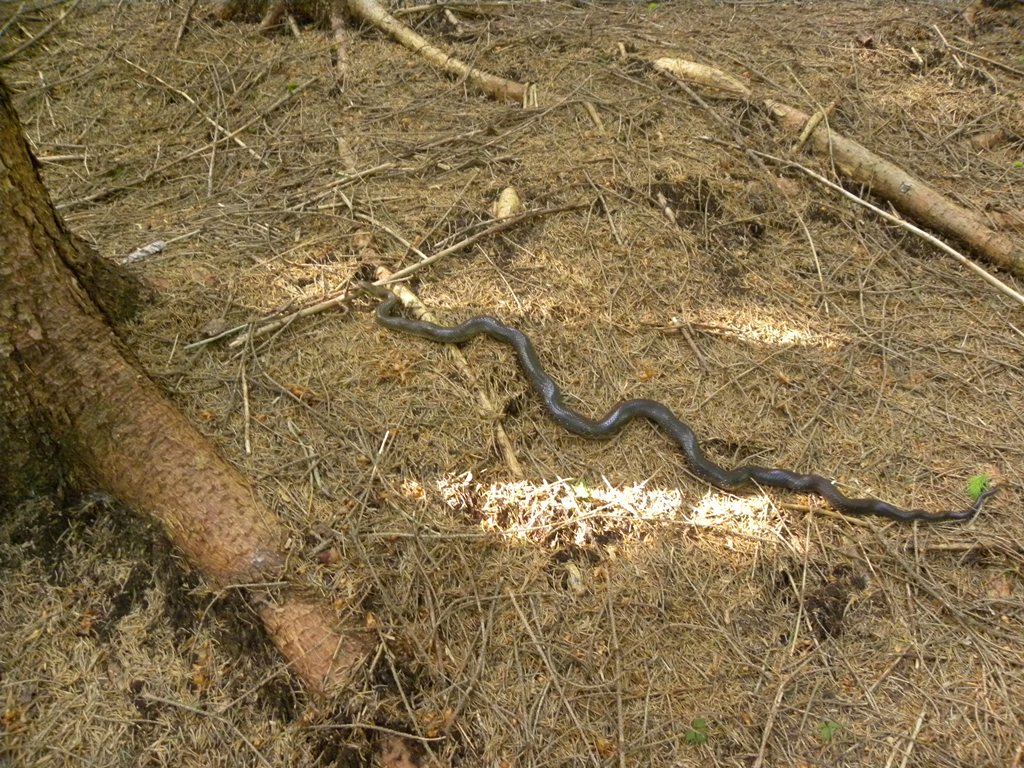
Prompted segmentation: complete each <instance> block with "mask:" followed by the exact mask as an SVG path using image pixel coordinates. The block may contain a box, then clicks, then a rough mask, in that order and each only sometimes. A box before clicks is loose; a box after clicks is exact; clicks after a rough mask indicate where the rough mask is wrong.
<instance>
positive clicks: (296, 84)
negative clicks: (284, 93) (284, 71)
mask: <svg viewBox="0 0 1024 768" xmlns="http://www.w3.org/2000/svg"><path fill="white" fill-rule="evenodd" d="M298 87H299V84H298V83H288V90H289V91H294V90H295V89H297V88H298Z"/></svg>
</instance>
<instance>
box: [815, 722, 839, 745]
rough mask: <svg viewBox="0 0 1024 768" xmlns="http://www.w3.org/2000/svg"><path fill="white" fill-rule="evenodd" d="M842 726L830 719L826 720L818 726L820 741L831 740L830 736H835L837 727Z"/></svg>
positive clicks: (837, 730)
mask: <svg viewBox="0 0 1024 768" xmlns="http://www.w3.org/2000/svg"><path fill="white" fill-rule="evenodd" d="M840 728H842V726H841V725H839V723H837V722H834V721H832V720H826V721H825V722H823V723H822V724H821V725H819V726H818V738H819V739H821V740H822V741H826V742H827V741H832V737H833V736H835V735H836V734H837V733H838V732H839V729H840Z"/></svg>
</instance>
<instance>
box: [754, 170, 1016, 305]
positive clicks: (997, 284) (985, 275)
mask: <svg viewBox="0 0 1024 768" xmlns="http://www.w3.org/2000/svg"><path fill="white" fill-rule="evenodd" d="M751 151H752V152H755V154H757V155H758V156H759V157H763V158H764V159H765V160H771V161H772V162H773V163H778V164H780V165H785V166H788V167H791V168H796V169H797V170H798V171H800V172H802V173H804V174H806V175H808V176H810V177H811V178H812V179H814V180H815V181H818V182H820V183H822V184H824V185H825V186H827V187H828V188H829V189H832V190H834V191H836V192H838V193H839V194H841V195H842V196H843V197H845V198H847V199H849V200H852V201H854V202H855V203H857V204H858V205H861V206H864V207H865V208H867V209H868V210H870V211H872V212H874V213H876V214H878V215H879V216H881V217H882V218H883V219H885V220H886V221H888V222H891V223H892V224H895V225H897V226H899V227H902V228H903V229H905V230H907V231H908V232H912V233H913V234H915V235H917V236H918V237H920V238H921V239H922V240H924V241H926V242H928V243H931V244H932V245H934V246H935V247H936V248H938V249H939V250H940V251H942V252H943V253H946V254H948V255H949V256H952V257H953V258H954V259H956V260H957V261H958V262H960V264H962V265H963V266H965V267H967V269H969V270H971V271H972V272H974V273H975V274H976V275H978V276H979V277H980V278H981V279H982V280H984V281H985V282H986V283H988V284H989V285H991V286H992V287H994V288H995V289H996V290H998V291H999V292H1000V293H1002V294H1003V295H1005V296H1008V297H1010V298H1011V299H1013V300H1014V301H1016V302H1017V303H1018V304H1021V305H1024V294H1021V293H1019V292H1018V291H1015V290H1014V289H1013V288H1011V287H1010V286H1009V285H1007V284H1006V283H1004V282H1003V281H1002V280H1000V279H999V278H998V277H996V276H995V275H993V274H992V273H991V272H989V271H988V270H986V269H985V268H984V267H982V266H980V265H978V264H975V263H974V262H973V261H971V260H970V259H969V258H967V257H966V256H964V255H963V254H962V253H960V252H959V251H957V250H955V249H953V248H952V247H950V246H949V245H947V244H946V243H944V242H942V241H941V240H940V239H939V238H937V237H935V235H933V234H931V233H930V232H925V231H924V230H923V229H921V228H920V227H918V226H916V225H914V224H911V223H910V222H909V221H906V220H905V219H901V218H899V217H898V216H893V215H892V214H891V213H889V212H887V211H883V210H882V209H881V208H879V207H878V206H877V205H873V204H871V203H869V202H868V201H867V200H864V199H863V198H860V197H858V196H857V195H855V194H853V193H852V192H848V191H847V190H845V189H843V188H842V187H841V186H839V185H838V184H836V183H835V182H833V181H830V180H829V179H826V178H825V177H824V176H822V175H821V174H820V173H817V172H815V171H812V170H811V169H810V168H808V167H807V166H804V165H801V164H800V163H797V162H794V161H793V160H786V159H784V158H781V157H776V156H775V155H769V154H768V153H766V152H757V151H756V150H751Z"/></svg>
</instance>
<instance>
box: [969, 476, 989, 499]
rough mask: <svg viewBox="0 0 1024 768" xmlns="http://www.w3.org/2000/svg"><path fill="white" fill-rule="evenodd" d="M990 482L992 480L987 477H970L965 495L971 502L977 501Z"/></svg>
mask: <svg viewBox="0 0 1024 768" xmlns="http://www.w3.org/2000/svg"><path fill="white" fill-rule="evenodd" d="M991 480H992V478H990V477H989V476H988V475H971V479H970V480H968V481H967V495H968V496H970V497H971V499H972V500H973V501H977V500H978V499H979V498H980V497H981V494H983V493H984V492H985V491H986V490H987V489H988V484H989V482H991Z"/></svg>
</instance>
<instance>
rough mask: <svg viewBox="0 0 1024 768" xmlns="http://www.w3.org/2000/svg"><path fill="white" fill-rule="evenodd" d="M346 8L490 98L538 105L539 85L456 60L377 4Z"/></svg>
mask: <svg viewBox="0 0 1024 768" xmlns="http://www.w3.org/2000/svg"><path fill="white" fill-rule="evenodd" d="M345 5H346V7H347V8H348V11H349V13H351V14H352V15H353V16H355V17H356V18H358V19H360V20H361V21H365V22H366V23H367V24H372V25H373V26H375V27H377V29H380V30H382V31H384V32H387V33H388V34H389V35H391V37H393V38H394V39H395V40H397V41H398V42H400V43H401V44H402V45H404V46H405V47H406V48H408V49H409V50H410V51H412V52H413V53H416V54H418V55H419V56H422V57H423V58H424V59H426V60H427V61H429V62H430V63H431V64H433V65H434V66H436V67H439V68H440V69H443V70H444V71H445V72H447V73H448V74H450V75H453V76H455V77H461V78H464V79H465V80H466V81H467V82H469V83H472V84H473V85H475V86H476V87H477V88H479V89H480V90H482V91H483V92H484V93H486V94H487V95H488V96H490V97H491V98H494V99H497V100H498V101H506V102H513V103H516V104H521V105H522V106H524V107H534V106H536V105H537V86H536V85H533V84H531V83H517V82H514V81H512V80H506V79H505V78H503V77H498V76H497V75H492V74H490V73H489V72H484V71H483V70H480V69H477V68H476V67H473V66H470V65H469V64H467V63H465V62H464V61H460V60H459V59H456V58H455V57H454V56H452V55H451V54H448V53H445V52H444V51H443V50H441V49H440V48H438V47H437V46H436V45H434V44H433V43H431V42H430V41H429V40H427V39H426V38H425V37H423V36H422V35H420V34H419V33H417V32H415V31H414V30H412V29H410V28H409V27H407V26H406V25H405V24H403V23H402V22H400V21H399V20H398V19H396V18H395V17H394V16H392V15H391V14H390V13H388V12H387V11H386V10H384V8H383V6H381V5H380V4H379V3H378V2H377V0H345Z"/></svg>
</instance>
